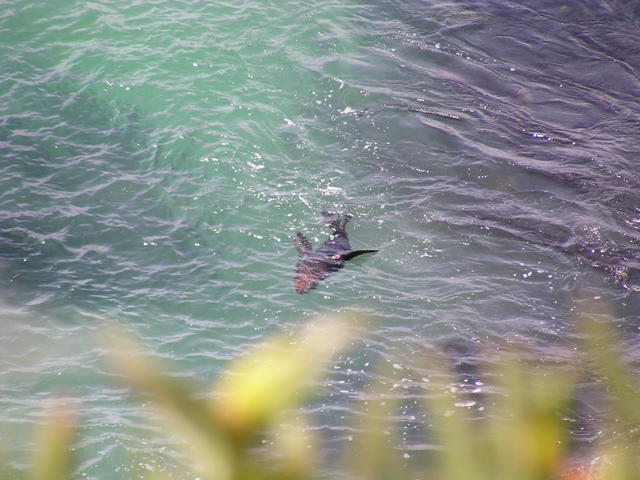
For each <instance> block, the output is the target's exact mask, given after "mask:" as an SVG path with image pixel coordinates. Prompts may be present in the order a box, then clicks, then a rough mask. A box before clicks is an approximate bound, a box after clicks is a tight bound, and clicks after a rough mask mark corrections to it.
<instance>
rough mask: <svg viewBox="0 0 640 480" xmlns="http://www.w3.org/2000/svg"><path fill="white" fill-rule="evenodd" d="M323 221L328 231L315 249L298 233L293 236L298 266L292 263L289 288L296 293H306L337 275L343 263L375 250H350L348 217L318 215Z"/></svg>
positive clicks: (349, 216)
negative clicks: (325, 221) (327, 234)
mask: <svg viewBox="0 0 640 480" xmlns="http://www.w3.org/2000/svg"><path fill="white" fill-rule="evenodd" d="M322 214H323V215H324V217H325V219H326V220H327V222H328V223H327V226H328V227H329V228H330V229H331V230H332V232H333V233H332V234H331V235H330V236H329V238H328V239H327V241H326V242H324V243H323V244H322V245H320V247H318V248H317V249H316V250H314V249H313V247H312V246H311V242H309V240H308V239H307V237H305V236H304V235H303V234H302V233H300V232H297V233H296V247H297V249H298V263H297V264H296V276H295V278H294V280H293V285H294V289H295V291H296V293H300V294H302V293H307V292H308V291H309V290H311V289H312V288H315V287H316V286H317V285H318V283H320V281H321V280H324V279H325V278H327V277H328V276H329V275H331V274H332V273H333V272H337V271H338V270H340V269H341V268H342V267H344V264H345V263H346V262H347V260H351V259H352V258H355V257H357V256H358V255H362V254H363V253H374V252H377V251H378V250H353V249H352V248H351V244H350V243H349V238H348V237H347V232H346V230H345V227H346V226H347V223H348V222H349V219H350V218H351V215H344V216H343V217H342V218H339V217H338V216H337V215H332V214H330V213H327V212H322Z"/></svg>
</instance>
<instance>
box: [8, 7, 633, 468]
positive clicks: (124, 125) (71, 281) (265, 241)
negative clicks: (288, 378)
mask: <svg viewBox="0 0 640 480" xmlns="http://www.w3.org/2000/svg"><path fill="white" fill-rule="evenodd" d="M639 33H640V10H639V8H638V6H637V5H635V4H633V3H628V2H617V1H614V0H611V1H590V2H587V3H584V2H583V3H582V4H581V5H573V4H571V3H566V4H563V3H562V2H560V3H557V2H527V1H523V2H510V1H507V0H501V1H495V2H493V1H492V2H474V1H471V0H468V1H462V2H437V1H433V2H432V1H430V2H415V1H410V0H406V1H401V0H396V1H384V0H379V1H375V2H366V3H365V2H363V3H360V2H358V1H356V0H351V1H349V2H333V1H330V0H320V1H317V2H314V3H313V5H309V4H308V2H296V1H290V2H275V1H274V2H269V1H263V2H238V4H237V5H236V4H234V3H227V2H181V1H177V0H157V1H155V2H140V3H134V4H130V2H120V1H114V2H109V3H93V2H80V1H76V2H69V1H64V2H62V1H54V0H49V1H47V2H26V1H23V2H4V4H3V8H2V13H1V14H0V39H2V41H1V42H0V152H1V154H2V163H1V164H0V179H1V180H0V282H1V284H2V285H1V286H2V289H1V290H0V291H1V292H2V294H1V298H2V302H1V305H2V311H3V315H2V320H1V321H2V324H3V325H2V329H1V330H0V331H1V333H0V343H1V344H2V354H1V355H0V372H1V373H0V392H2V393H1V394H0V405H2V408H1V409H0V412H2V413H0V423H2V425H3V427H2V428H3V430H4V431H5V432H7V433H8V435H10V437H6V438H14V439H15V441H14V442H12V444H15V446H16V449H17V450H18V451H19V452H24V455H23V456H21V455H16V456H15V458H14V460H12V461H13V462H14V466H15V467H16V468H22V467H23V466H24V465H25V463H26V461H27V460H26V459H27V458H28V453H29V451H30V448H31V433H32V431H31V430H30V429H31V427H33V425H34V424H35V422H36V421H37V415H38V413H39V411H40V410H41V408H42V402H43V400H44V399H47V398H50V397H51V396H52V395H54V394H55V393H56V392H61V391H62V392H65V393H69V392H70V393H72V395H73V396H76V397H78V398H80V399H81V402H82V411H83V421H84V427H83V431H82V439H83V440H82V445H81V446H82V450H83V452H84V453H83V457H82V463H81V465H80V468H79V470H80V474H81V475H82V476H84V477H86V478H105V475H108V476H109V478H129V477H130V476H131V475H134V476H135V475H137V474H138V472H137V470H136V468H137V467H136V465H138V463H139V462H142V461H143V460H144V462H145V463H146V464H151V465H153V466H154V468H159V469H162V468H163V465H164V464H165V462H166V459H165V457H164V455H163V453H162V449H163V448H165V447H164V443H163V440H162V435H160V434H159V433H158V432H157V431H156V430H157V428H156V427H154V425H153V424H148V423H145V422H144V421H142V420H141V419H142V418H144V417H145V414H144V408H141V407H140V406H139V405H138V404H136V403H134V402H131V401H130V400H129V397H128V395H127V393H126V391H125V390H124V389H122V388H121V387H120V386H119V385H118V384H117V383H113V382H112V381H111V379H110V377H111V376H112V375H111V373H110V371H109V369H108V368H107V367H106V366H105V365H104V364H103V361H102V355H101V353H102V351H103V348H104V346H103V345H101V344H100V341H99V339H98V338H97V337H99V336H100V332H102V331H103V330H102V329H103V327H104V323H105V322H106V321H107V320H110V319H117V320H118V321H119V322H121V324H122V325H123V328H124V327H131V328H133V329H135V330H136V331H137V332H138V334H139V335H140V337H141V338H142V339H143V340H144V342H145V344H147V345H148V346H150V347H151V348H153V349H154V350H155V351H157V352H159V354H160V355H161V356H162V357H164V358H166V359H168V360H170V361H172V362H173V363H175V364H177V365H178V366H179V367H180V368H182V369H183V370H184V371H185V372H186V373H187V374H188V375H190V376H193V377H194V378H197V379H198V380H199V381H201V382H203V384H204V383H205V382H209V381H212V380H213V379H215V378H216V376H217V375H218V374H219V372H220V370H221V368H222V367H223V365H224V364H225V363H226V362H227V361H228V360H230V359H231V358H234V357H236V356H237V355H239V354H241V353H243V352H245V351H246V350H247V349H248V348H249V346H250V345H253V344H255V343H256V342H257V341H260V340H261V339H264V338H267V337H268V335H269V334H270V333H272V332H275V331H278V330H281V329H284V330H287V331H288V330H294V329H295V328H296V327H298V326H300V325H302V324H304V323H305V322H306V321H307V319H308V318H309V317H311V316H313V315H316V314H318V313H323V312H327V311H335V310H342V309H355V310H360V311H363V312H366V313H368V314H369V315H370V321H369V322H370V324H369V326H368V331H369V333H368V337H367V338H366V339H365V342H364V345H365V346H362V347H360V348H359V349H356V350H355V351H354V352H351V353H349V354H347V355H345V356H344V357H343V358H341V359H340V360H339V362H338V363H337V365H336V368H335V369H333V371H332V372H331V374H330V377H329V380H328V381H327V382H326V384H323V385H322V386H321V389H322V391H323V392H324V401H323V402H322V404H323V405H324V406H320V407H317V408H315V410H314V411H316V412H318V411H319V412H320V417H321V418H322V420H321V422H320V424H321V425H322V428H321V430H323V431H325V432H326V433H327V438H328V441H329V442H338V443H339V442H341V441H342V439H344V438H346V437H348V436H349V435H350V428H349V418H348V417H349V415H348V413H349V412H351V413H354V412H357V411H358V410H359V409H361V408H362V406H361V404H360V403H359V402H358V399H359V398H361V397H362V395H363V387H362V385H363V384H367V383H368V382H369V381H370V380H372V378H373V377H375V376H376V375H377V374H376V373H375V370H374V369H373V367H372V364H373V363H375V362H376V361H377V362H378V363H381V362H388V363H390V364H391V365H394V366H395V367H394V370H398V371H400V372H402V373H403V374H404V373H406V376H407V377H410V376H411V375H412V373H411V372H412V370H411V368H412V367H415V366H416V365H418V366H419V365H420V364H421V363H422V362H421V360H422V359H423V357H422V352H423V349H424V347H425V346H426V345H457V347H456V348H453V350H454V351H456V352H458V354H460V355H462V356H466V357H468V358H471V359H472V360H473V359H484V360H490V359H492V358H494V357H495V358H499V357H496V355H495V352H496V350H497V349H498V348H499V346H500V345H501V343H502V342H504V341H505V340H506V341H514V342H518V343H521V344H524V345H525V346H527V347H528V349H529V350H530V351H531V352H532V355H533V356H534V357H537V358H545V359H549V358H551V359H567V358H570V357H571V354H572V351H573V349H574V348H575V347H574V345H575V333H573V331H574V328H573V322H572V320H573V314H572V309H573V307H574V305H573V300H572V298H573V295H574V293H575V292H576V291H578V290H581V291H585V290H586V291H588V292H590V293H589V295H591V296H597V297H600V299H601V300H602V301H607V302H608V303H609V304H610V305H611V309H612V311H613V312H614V315H615V319H614V321H615V322H616V325H617V326H619V327H620V331H621V332H622V333H623V336H624V340H625V343H624V346H625V349H626V350H627V351H628V353H629V354H630V355H632V358H637V353H634V352H636V351H637V350H638V349H637V346H638V335H637V330H638V326H639V322H638V315H637V310H638V306H639V301H638V288H639V287H640V275H639V272H640V270H639V269H640V264H639V263H638V261H637V252H638V243H639V241H640V234H639V226H640V202H639V201H638V195H637V192H638V189H639V188H640V175H639V174H638V169H637V154H638V151H640V141H639V140H638V136H637V131H638V126H639V125H640V122H639V120H638V119H639V118H640V105H639V103H638V100H637V99H638V98H640V71H639V70H638V66H639V65H640V49H639V47H638V43H637V41H636V39H637V38H638V35H639ZM323 208H329V209H332V210H335V211H349V212H350V213H352V214H353V216H354V219H353V221H352V223H351V225H350V237H351V241H352V244H353V246H354V248H380V249H381V252H380V253H378V254H375V255H372V256H369V257H367V258H366V259H365V258H364V257H363V258H361V259H358V260H355V261H354V262H352V263H351V264H350V265H348V266H347V267H346V268H345V269H344V270H342V271H340V272H339V273H337V274H336V275H334V276H332V277H331V278H330V279H328V280H327V281H325V282H323V283H322V284H321V285H320V287H319V288H318V289H317V290H315V291H314V292H312V293H310V294H307V295H304V296H299V295H296V294H295V293H294V291H293V288H292V281H291V279H292V275H293V269H294V264H295V256H296V254H295V248H294V246H293V240H292V239H293V236H294V234H295V232H296V231H297V230H302V231H304V232H305V233H306V234H307V235H308V236H309V238H310V239H311V240H312V241H313V242H314V243H315V244H317V243H319V242H321V241H323V240H324V238H325V236H326V231H325V229H324V227H323V226H322V224H321V217H320V211H321V210H322V209H323ZM495 361H499V360H495ZM408 405H409V406H408V407H406V410H403V412H402V413H403V415H404V416H405V417H406V418H407V419H408V420H409V422H408V425H409V426H407V425H405V428H404V429H403V430H402V432H403V435H402V436H401V443H402V444H401V445H399V447H400V448H404V449H407V451H415V450H424V449H428V448H430V447H429V445H428V444H427V443H424V440H420V438H419V435H417V434H416V433H415V431H414V430H419V428H417V427H416V428H415V429H414V428H413V427H412V426H411V425H412V422H411V418H412V416H413V415H414V414H415V412H413V411H412V407H411V401H409V403H408ZM310 408H311V407H310ZM345 412H347V413H346V414H345ZM577 415H578V416H580V415H582V416H585V417H587V418H586V420H589V417H590V415H595V413H594V412H590V413H588V412H587V413H581V414H577ZM343 417H347V418H343ZM418 423H419V422H418ZM587 423H588V422H587ZM576 436H577V437H578V438H583V440H585V441H589V440H591V439H593V438H596V437H597V432H594V431H590V430H589V429H587V431H586V433H584V432H583V433H581V432H576ZM421 442H422V443H421ZM107 472H108V473H107ZM114 472H115V473H114Z"/></svg>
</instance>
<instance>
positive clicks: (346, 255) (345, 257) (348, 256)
mask: <svg viewBox="0 0 640 480" xmlns="http://www.w3.org/2000/svg"><path fill="white" fill-rule="evenodd" d="M377 251H378V250H349V251H347V252H344V253H343V254H341V255H340V258H341V259H343V260H345V261H347V260H351V259H352V258H355V257H357V256H358V255H362V254H364V253H375V252H377Z"/></svg>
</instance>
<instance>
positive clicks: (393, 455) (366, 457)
mask: <svg viewBox="0 0 640 480" xmlns="http://www.w3.org/2000/svg"><path fill="white" fill-rule="evenodd" d="M577 320H578V323H579V325H580V328H581V331H582V335H583V337H584V346H585V351H586V357H587V362H586V364H588V365H590V368H591V369H592V370H593V372H595V373H596V374H597V375H598V376H599V378H601V379H602V383H603V385H604V387H605V389H606V390H608V392H609V395H607V396H606V398H607V399H608V402H606V406H607V412H606V415H605V416H606V417H607V418H608V423H607V425H604V427H605V428H606V427H607V426H611V425H613V424H614V423H615V426H616V430H617V431H618V432H620V431H624V432H628V434H627V435H616V436H615V441H613V442H612V441H609V442H607V444H606V446H601V447H599V446H595V447H594V450H593V452H592V457H591V458H588V459H582V460H581V463H578V465H577V466H573V467H569V466H568V465H569V463H568V459H569V457H570V452H569V449H568V447H567V445H568V443H569V434H568V431H567V425H566V423H565V422H564V420H563V419H564V418H565V416H566V414H567V412H568V411H569V409H570V406H571V401H572V398H573V396H574V394H575V385H576V382H577V380H578V378H579V377H580V376H581V375H584V374H586V371H585V370H584V369H583V368H580V367H576V368H575V369H574V371H573V372H571V371H570V370H567V369H558V368H554V367H553V366H548V365H544V364H540V363H538V364H535V365H531V364H527V363H525V362H523V361H522V360H521V359H519V358H518V355H517V353H518V352H511V353H510V354H505V356H504V357H503V358H501V361H500V362H498V363H499V365H500V366H499V367H497V370H496V371H495V372H494V373H495V375H494V377H495V378H497V379H499V380H498V381H497V382H498V383H497V384H496V385H493V386H492V387H493V388H496V389H497V390H498V391H499V392H503V394H500V395H498V396H497V397H496V400H495V401H493V402H490V403H489V402H487V405H486V409H485V408H483V412H482V418H474V419H471V418H468V416H469V413H470V410H469V409H467V408H464V407H462V406H461V405H460V404H459V403H458V398H457V394H456V392H455V389H454V388H452V386H453V385H456V384H459V382H458V379H457V375H456V374H455V373H453V372H452V370H451V368H450V366H449V365H448V363H447V362H446V361H445V359H444V357H443V355H442V354H438V353H435V352H432V351H429V350H428V349H425V363H426V364H427V370H429V371H430V372H431V373H430V376H431V377H433V378H437V379H440V380H441V381H439V382H433V383H434V384H433V386H429V387H428V388H427V387H425V388H426V390H425V394H424V395H423V397H424V398H425V401H424V408H425V411H426V412H428V415H429V417H428V418H429V422H430V423H431V424H432V428H431V430H429V432H428V433H430V434H433V435H434V436H435V437H434V440H433V441H434V443H435V444H437V445H439V448H438V449H436V450H434V451H433V452H429V453H428V457H429V461H428V462H423V464H420V465H418V464H415V463H409V462H408V461H407V460H406V458H403V457H402V456H401V455H400V451H399V449H398V448H397V446H398V444H397V443H396V442H395V441H394V433H393V430H394V428H393V425H392V420H391V419H392V418H393V416H394V414H395V412H396V410H397V408H398V405H397V401H398V400H397V399H398V396H397V395H395V396H394V395H392V394H390V387H389V385H388V384H387V385H385V384H384V383H380V384H379V385H378V386H377V387H375V388H374V389H373V390H372V391H371V392H369V394H368V398H369V399H370V400H369V401H368V405H369V410H368V412H367V414H366V415H363V416H362V417H363V420H362V422H361V424H360V425H359V428H358V430H359V431H360V432H361V433H359V434H358V435H356V436H355V438H354V440H353V442H350V444H349V447H348V449H346V450H345V460H344V465H343V466H342V468H338V469H335V468H333V469H332V470H338V471H341V472H342V473H341V474H340V476H341V477H344V478H346V479H352V480H365V479H366V480H375V479H379V480H386V479H425V480H596V479H598V480H600V479H602V480H631V479H635V478H637V477H639V476H640V474H638V472H640V462H639V460H638V459H639V456H638V452H639V451H640V450H638V446H639V445H638V443H639V442H640V414H639V413H638V411H637V409H636V405H637V403H638V401H639V399H640V392H639V391H638V386H637V385H636V384H635V376H634V375H633V373H632V370H631V368H630V367H629V365H628V364H627V363H626V362H625V361H624V360H623V358H622V357H621V356H620V354H619V353H618V350H617V348H616V346H617V341H616V339H615V336H614V335H613V333H612V331H611V327H610V316H608V315H607V314H606V312H598V311H597V308H596V307H595V306H590V307H589V308H587V309H584V311H583V313H580V314H579V315H578V318H577ZM355 324H356V322H355V321H354V319H353V318H351V317H348V316H344V315H343V316H334V317H329V318H326V319H324V320H323V321H317V322H312V323H310V324H309V325H307V326H306V327H305V328H304V329H303V330H302V331H300V332H299V333H298V334H296V335H279V336H277V337H275V338H273V339H272V340H271V341H269V342H267V343H265V344H264V345H262V346H260V347H258V348H256V349H255V350H254V351H252V352H250V353H248V354H247V355H246V356H243V357H242V358H239V359H237V360H235V361H233V362H231V365H230V366H229V368H228V370H227V373H226V374H225V375H224V376H223V378H221V379H220V380H219V381H218V382H217V383H216V384H215V385H214V387H213V388H212V391H211V395H210V396H207V397H206V398H201V397H198V395H197V394H196V390H195V389H194V388H193V387H191V386H190V385H188V384H187V383H186V382H184V381H181V380H179V379H176V378H175V377H172V376H170V375H169V374H167V373H165V367H164V366H161V365H159V364H157V363H156V362H154V361H153V360H152V359H151V357H150V356H149V355H146V354H143V353H141V352H140V350H139V348H138V346H137V344H136V343H135V342H133V341H132V340H131V339H129V338H127V337H123V336H120V335H118V336H116V342H115V346H114V348H112V354H111V355H110V361H111V363H112V365H113V367H114V369H115V370H116V371H118V372H119V373H120V375H121V376H122V377H123V378H124V379H125V380H126V381H127V383H128V384H129V385H130V386H131V387H132V388H133V389H134V390H135V391H137V392H139V393H141V394H143V395H145V396H147V397H148V398H149V399H150V400H151V401H152V402H153V403H154V404H155V405H157V406H159V407H161V408H162V409H163V410H164V411H165V413H166V417H167V418H168V419H170V420H171V422H172V425H173V426H174V428H173V429H171V431H172V432H178V433H180V434H181V435H182V436H183V438H184V440H185V442H184V443H185V446H186V449H187V451H188V452H189V454H191V455H193V456H192V457H191V458H192V462H191V463H190V466H191V467H192V469H193V471H192V475H193V476H197V477H198V478H203V479H221V480H236V479H237V480H245V479H247V480H248V479H252V480H262V479H264V480H271V479H284V480H307V479H311V478H319V477H321V476H322V475H323V474H325V475H326V473H327V469H326V468H323V465H319V464H318V463H317V460H318V451H319V447H318V445H316V443H315V441H314V439H313V437H312V436H311V434H310V433H309V429H308V428H307V426H306V425H305V424H306V422H305V421H304V419H300V418H298V417H296V416H295V415H294V414H293V413H291V412H292V410H293V409H292V407H294V406H295V405H296V404H298V403H299V402H300V401H301V400H302V398H303V396H302V395H303V394H304V393H306V392H308V390H309V386H310V385H313V383H314V381H317V380H318V379H319V378H320V377H321V376H322V374H323V373H324V372H325V371H326V369H327V366H328V365H329V362H330V361H331V359H332V358H333V357H334V356H335V354H336V353H338V352H339V351H340V350H341V349H343V348H345V347H346V346H348V345H350V344H351V343H352V342H353V340H354V339H355V338H356V337H357V335H356V330H357V329H356V328H354V326H355ZM579 364H580V365H584V364H585V363H582V362H580V363H579ZM393 375H394V373H393V371H391V372H382V374H381V375H380V376H381V377H384V378H392V377H393ZM429 385H431V384H429ZM492 398H493V397H492ZM49 419H50V421H49V422H48V423H47V426H45V427H43V430H42V435H41V438H42V440H41V443H40V445H41V447H42V448H41V449H40V454H39V455H38V456H37V461H36V463H35V467H34V470H33V476H32V478H34V479H36V480H40V479H53V480H57V479H64V478H71V472H72V469H73V462H72V455H71V454H70V452H71V449H70V444H71V441H72V439H73V424H74V421H73V415H72V414H71V413H70V410H65V409H64V408H63V409H54V410H53V413H52V414H50V415H49ZM592 458H600V459H601V461H599V462H592V461H591V460H592ZM0 471H1V470H0ZM148 478H152V479H156V480H160V479H164V478H168V477H164V476H162V474H159V473H157V472H148Z"/></svg>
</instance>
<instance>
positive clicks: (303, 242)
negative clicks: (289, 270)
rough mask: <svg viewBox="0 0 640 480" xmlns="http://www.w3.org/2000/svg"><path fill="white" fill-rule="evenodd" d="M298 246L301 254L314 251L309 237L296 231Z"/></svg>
mask: <svg viewBox="0 0 640 480" xmlns="http://www.w3.org/2000/svg"><path fill="white" fill-rule="evenodd" d="M296 248H297V249H298V253H299V254H300V255H304V254H305V253H311V252H312V251H313V247H312V246H311V242H310V241H309V239H308V238H307V237H305V236H304V235H303V234H302V233H300V232H298V233H296Z"/></svg>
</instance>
